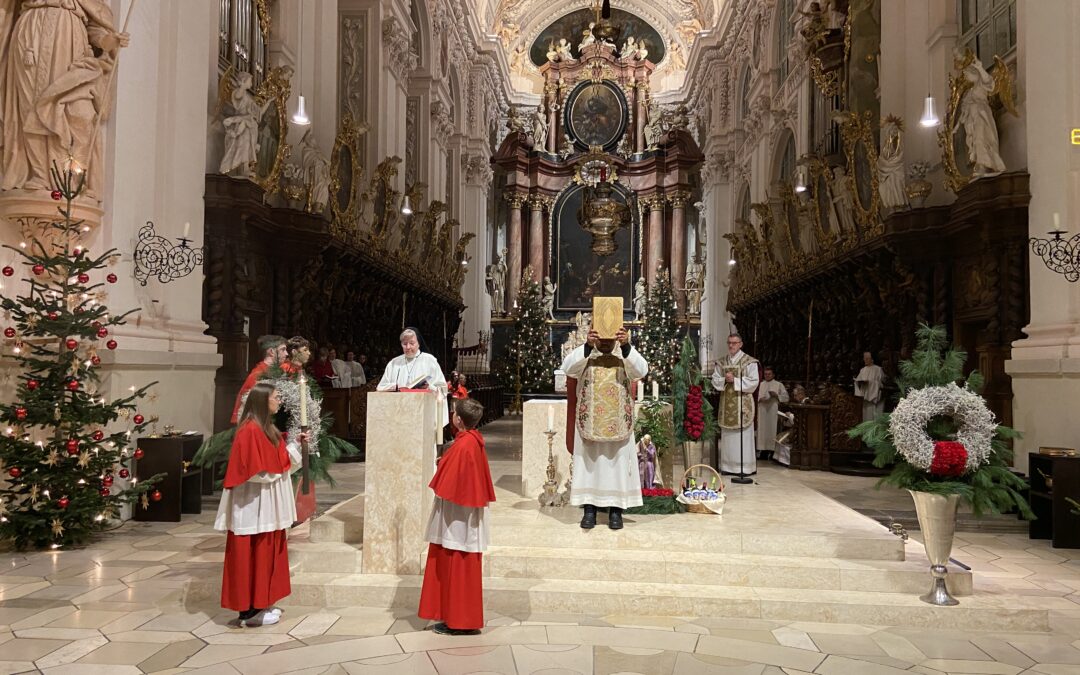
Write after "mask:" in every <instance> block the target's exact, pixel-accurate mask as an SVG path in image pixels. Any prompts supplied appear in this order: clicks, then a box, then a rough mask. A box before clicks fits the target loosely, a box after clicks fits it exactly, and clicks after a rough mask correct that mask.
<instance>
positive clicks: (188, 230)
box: [184, 223, 191, 239]
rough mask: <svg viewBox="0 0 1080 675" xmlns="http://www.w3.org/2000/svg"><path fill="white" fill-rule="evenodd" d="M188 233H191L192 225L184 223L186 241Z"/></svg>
mask: <svg viewBox="0 0 1080 675" xmlns="http://www.w3.org/2000/svg"><path fill="white" fill-rule="evenodd" d="M188 232H191V223H184V239H187V236H188Z"/></svg>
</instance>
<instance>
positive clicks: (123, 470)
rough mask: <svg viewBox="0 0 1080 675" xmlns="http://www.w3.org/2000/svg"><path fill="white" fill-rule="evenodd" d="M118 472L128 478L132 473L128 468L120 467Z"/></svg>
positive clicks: (122, 476)
mask: <svg viewBox="0 0 1080 675" xmlns="http://www.w3.org/2000/svg"><path fill="white" fill-rule="evenodd" d="M118 473H119V475H120V477H121V478H127V477H128V476H130V475H131V472H130V471H128V470H127V469H120V471H119V472H118Z"/></svg>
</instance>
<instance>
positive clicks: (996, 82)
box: [953, 50, 1017, 178]
mask: <svg viewBox="0 0 1080 675" xmlns="http://www.w3.org/2000/svg"><path fill="white" fill-rule="evenodd" d="M954 63H955V65H956V68H957V70H959V71H960V78H961V80H960V81H961V86H962V87H963V86H967V87H968V89H967V93H965V94H964V95H963V98H961V99H960V119H959V123H960V125H961V126H963V127H964V135H965V137H966V140H967V151H968V162H969V163H970V164H971V168H972V173H973V174H974V176H975V178H979V177H981V176H990V175H995V174H999V173H1001V172H1002V171H1004V170H1005V162H1003V161H1002V159H1001V154H1000V152H999V145H998V132H997V123H996V122H995V121H994V112H993V110H991V109H990V99H991V98H993V97H995V96H997V97H999V98H1000V99H1001V102H1002V104H1003V105H1004V106H1005V109H1006V110H1008V111H1009V112H1010V113H1012V114H1013V115H1016V114H1017V113H1016V107H1015V105H1014V104H1013V99H1012V82H1011V77H1010V75H1009V68H1008V66H1006V65H1005V62H1004V61H1002V60H1001V57H999V56H995V57H994V74H993V76H991V75H990V73H988V72H986V69H985V68H983V66H982V63H981V62H980V61H979V59H977V58H975V55H974V54H972V53H971V51H970V50H969V51H967V52H966V53H962V52H959V51H957V52H956V54H955V57H954ZM965 82H966V85H965V84H964V83H965ZM953 132H954V133H955V129H954V130H953Z"/></svg>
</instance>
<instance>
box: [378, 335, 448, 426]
mask: <svg viewBox="0 0 1080 675" xmlns="http://www.w3.org/2000/svg"><path fill="white" fill-rule="evenodd" d="M400 341H401V351H402V354H401V356H396V357H394V358H393V360H391V361H390V363H388V364H386V370H385V371H383V376H382V380H380V381H379V386H378V387H376V391H406V390H410V389H431V390H433V391H434V392H435V393H436V395H437V396H438V397H439V401H440V402H441V401H445V400H446V378H445V377H443V373H442V368H441V367H440V366H439V362H438V361H437V360H435V357H434V356H432V355H431V354H428V353H426V352H422V351H420V334H419V333H418V332H417V330H416V329H415V328H406V329H405V330H404V331H402V333H401V338H400ZM438 409H439V411H440V412H439V427H440V428H441V427H444V426H446V424H447V423H448V422H449V421H450V420H449V416H450V415H449V411H448V410H447V408H446V406H445V405H440V406H438Z"/></svg>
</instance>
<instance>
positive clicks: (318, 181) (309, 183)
mask: <svg viewBox="0 0 1080 675" xmlns="http://www.w3.org/2000/svg"><path fill="white" fill-rule="evenodd" d="M300 164H301V166H302V167H303V171H304V185H305V186H306V187H307V190H308V193H307V194H308V198H307V210H308V212H309V213H317V214H322V212H323V211H325V210H326V203H327V201H329V198H330V162H329V161H328V160H327V159H326V155H324V154H323V153H322V151H321V150H320V149H319V145H318V143H316V142H315V137H314V136H313V135H312V133H311V129H310V128H309V129H308V130H307V131H305V132H304V137H303V138H301V139H300Z"/></svg>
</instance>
